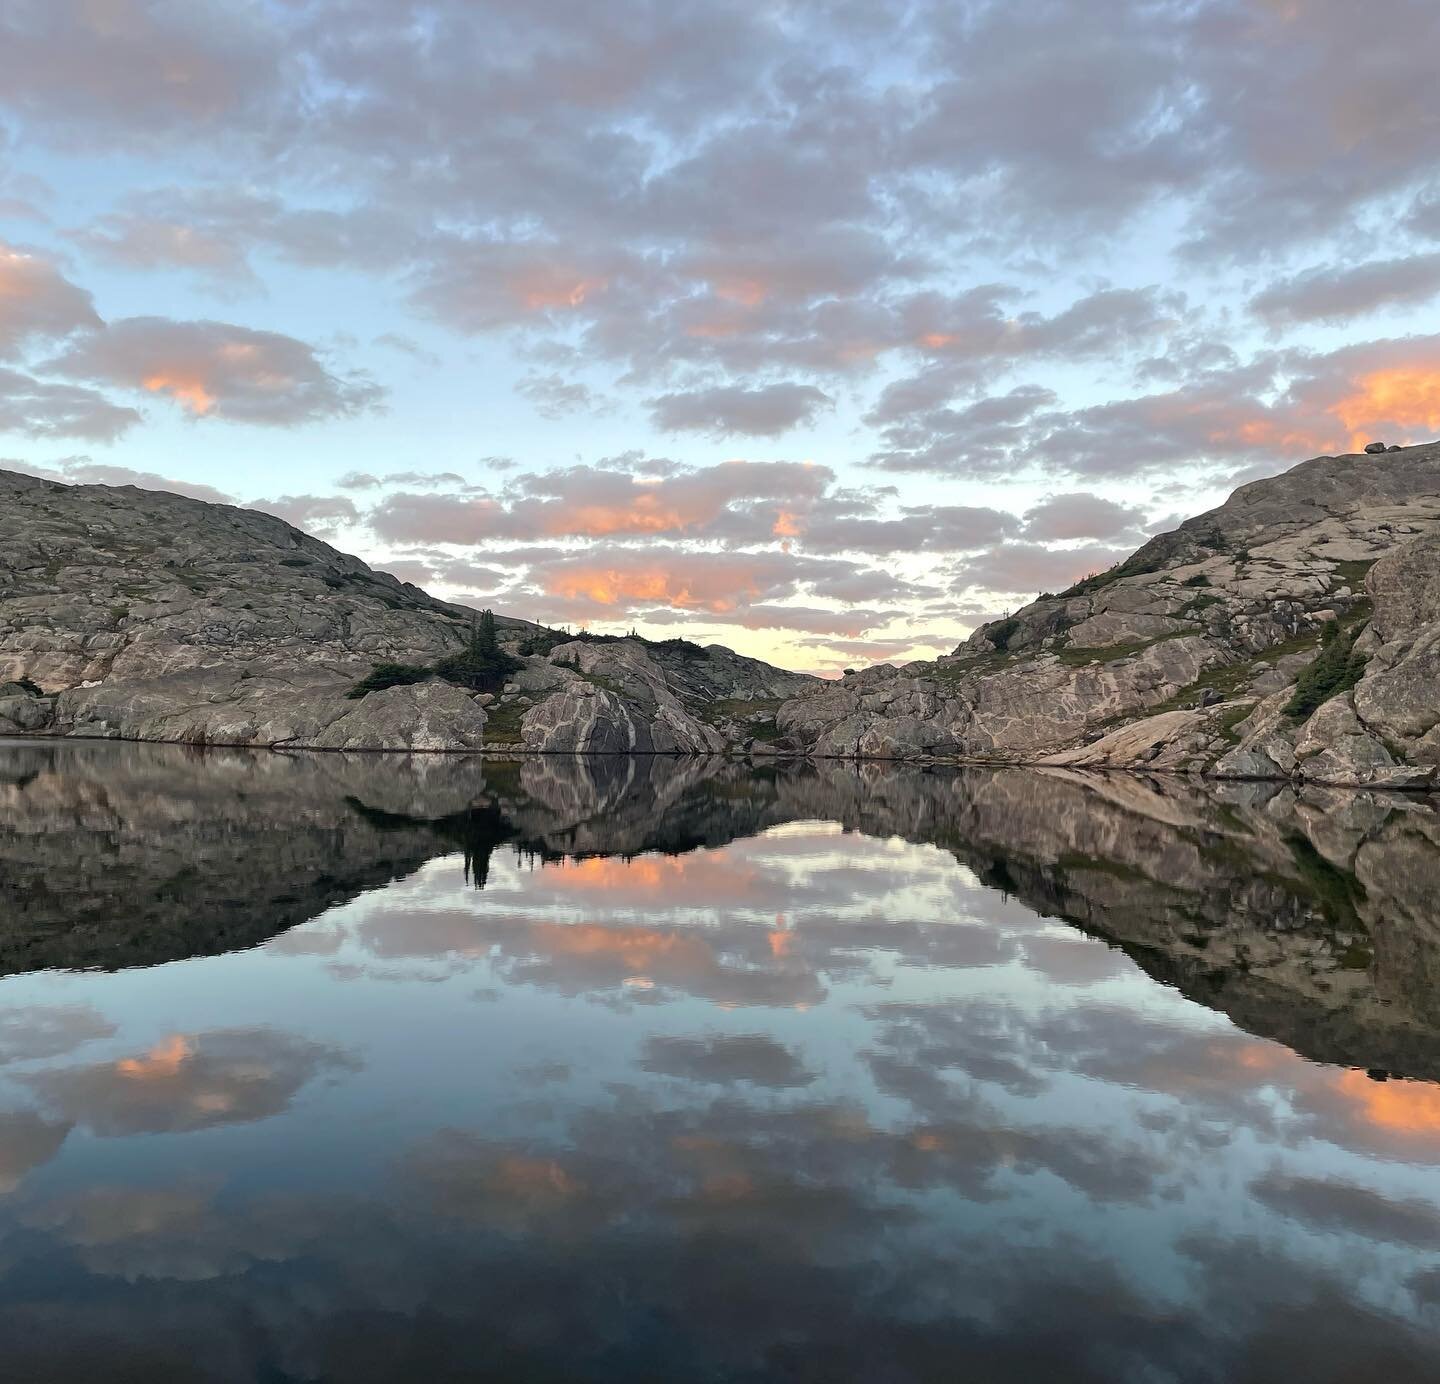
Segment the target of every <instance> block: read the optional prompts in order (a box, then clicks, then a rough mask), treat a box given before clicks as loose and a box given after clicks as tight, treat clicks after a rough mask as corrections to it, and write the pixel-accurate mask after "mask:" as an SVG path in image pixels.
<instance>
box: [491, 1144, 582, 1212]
mask: <svg viewBox="0 0 1440 1384" xmlns="http://www.w3.org/2000/svg"><path fill="white" fill-rule="evenodd" d="M490 1186H491V1190H493V1191H495V1192H498V1193H500V1194H501V1195H502V1196H505V1197H509V1198H513V1199H514V1200H516V1201H521V1202H525V1203H527V1204H529V1205H531V1206H535V1205H540V1206H545V1205H553V1204H556V1203H559V1202H564V1201H569V1200H570V1199H571V1198H573V1197H574V1196H575V1195H576V1194H577V1193H578V1192H579V1191H580V1183H578V1182H577V1181H576V1180H575V1179H574V1178H573V1177H571V1175H570V1174H569V1173H568V1172H566V1171H565V1169H564V1168H562V1167H561V1166H560V1164H559V1163H557V1162H556V1161H555V1160H554V1159H553V1158H525V1157H521V1156H519V1155H512V1156H510V1157H507V1158H502V1159H500V1161H499V1162H498V1163H497V1164H496V1165H495V1171H494V1173H493V1174H492V1175H491V1177H490Z"/></svg>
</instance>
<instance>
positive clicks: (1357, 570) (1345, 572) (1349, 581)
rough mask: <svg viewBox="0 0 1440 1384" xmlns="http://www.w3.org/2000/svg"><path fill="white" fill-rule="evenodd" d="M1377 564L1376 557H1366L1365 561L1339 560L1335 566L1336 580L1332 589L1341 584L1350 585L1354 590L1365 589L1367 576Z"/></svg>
mask: <svg viewBox="0 0 1440 1384" xmlns="http://www.w3.org/2000/svg"><path fill="white" fill-rule="evenodd" d="M1374 565H1375V559H1374V558H1373V557H1372V558H1366V559H1365V560H1364V561H1346V562H1337V563H1335V564H1334V566H1335V580H1334V581H1333V582H1332V584H1331V590H1332V591H1333V590H1335V589H1336V588H1337V587H1340V586H1348V587H1349V588H1350V589H1351V590H1352V591H1363V590H1364V589H1365V578H1366V576H1368V575H1369V572H1370V569H1371V568H1372V567H1373V566H1374Z"/></svg>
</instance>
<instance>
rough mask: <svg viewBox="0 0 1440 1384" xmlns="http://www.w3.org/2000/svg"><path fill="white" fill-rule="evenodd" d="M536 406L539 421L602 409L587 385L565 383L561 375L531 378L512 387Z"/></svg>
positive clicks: (575, 382)
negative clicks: (539, 417) (540, 418)
mask: <svg viewBox="0 0 1440 1384" xmlns="http://www.w3.org/2000/svg"><path fill="white" fill-rule="evenodd" d="M515 390H516V392H517V393H518V394H521V395H523V396H524V397H525V398H527V399H529V400H530V402H531V403H532V404H534V405H535V412H536V413H538V414H539V415H540V416H541V417H542V418H564V417H565V416H566V415H567V414H571V413H593V412H596V411H597V410H599V409H600V408H602V407H603V405H602V402H601V400H600V399H599V398H598V397H597V396H596V394H595V392H594V391H593V390H592V389H591V388H590V386H589V385H586V384H581V383H580V382H579V381H578V380H567V379H565V378H564V376H562V375H558V374H553V373H552V374H549V375H531V376H529V377H527V378H526V379H523V380H521V381H520V383H519V384H518V385H516V386H515Z"/></svg>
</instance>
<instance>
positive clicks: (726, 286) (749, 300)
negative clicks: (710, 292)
mask: <svg viewBox="0 0 1440 1384" xmlns="http://www.w3.org/2000/svg"><path fill="white" fill-rule="evenodd" d="M714 289H715V296H716V297H717V298H724V299H725V301H726V302H729V303H739V304H741V306H743V307H747V308H756V307H759V306H760V304H761V303H763V302H764V301H765V299H766V298H767V297H768V296H769V292H770V290H769V288H768V287H767V286H766V284H765V283H764V282H763V281H762V280H760V279H752V278H719V279H716V280H715V281H714Z"/></svg>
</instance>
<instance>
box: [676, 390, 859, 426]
mask: <svg viewBox="0 0 1440 1384" xmlns="http://www.w3.org/2000/svg"><path fill="white" fill-rule="evenodd" d="M833 402H834V400H832V399H831V397H830V396H829V395H828V394H826V393H825V392H824V391H823V390H820V389H817V388H816V387H815V386H814V385H809V384H771V385H762V386H761V387H760V388H758V389H745V388H743V387H741V386H739V385H716V386H714V387H713V388H710V389H697V390H693V391H691V392H689V393H686V394H662V395H660V396H659V397H658V398H655V399H651V400H650V417H651V419H652V420H653V422H654V424H655V426H656V427H657V428H660V429H662V430H664V431H665V432H704V433H709V434H711V435H712V436H714V437H730V436H733V435H734V434H736V433H743V434H745V435H746V436H747V437H778V436H779V435H780V434H781V433H784V432H789V431H790V429H791V428H795V427H799V426H800V425H801V424H805V423H811V422H813V421H814V419H815V415H816V414H817V413H818V412H819V411H820V410H821V409H823V408H828V407H829V406H830V405H831V404H832V403H833Z"/></svg>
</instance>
